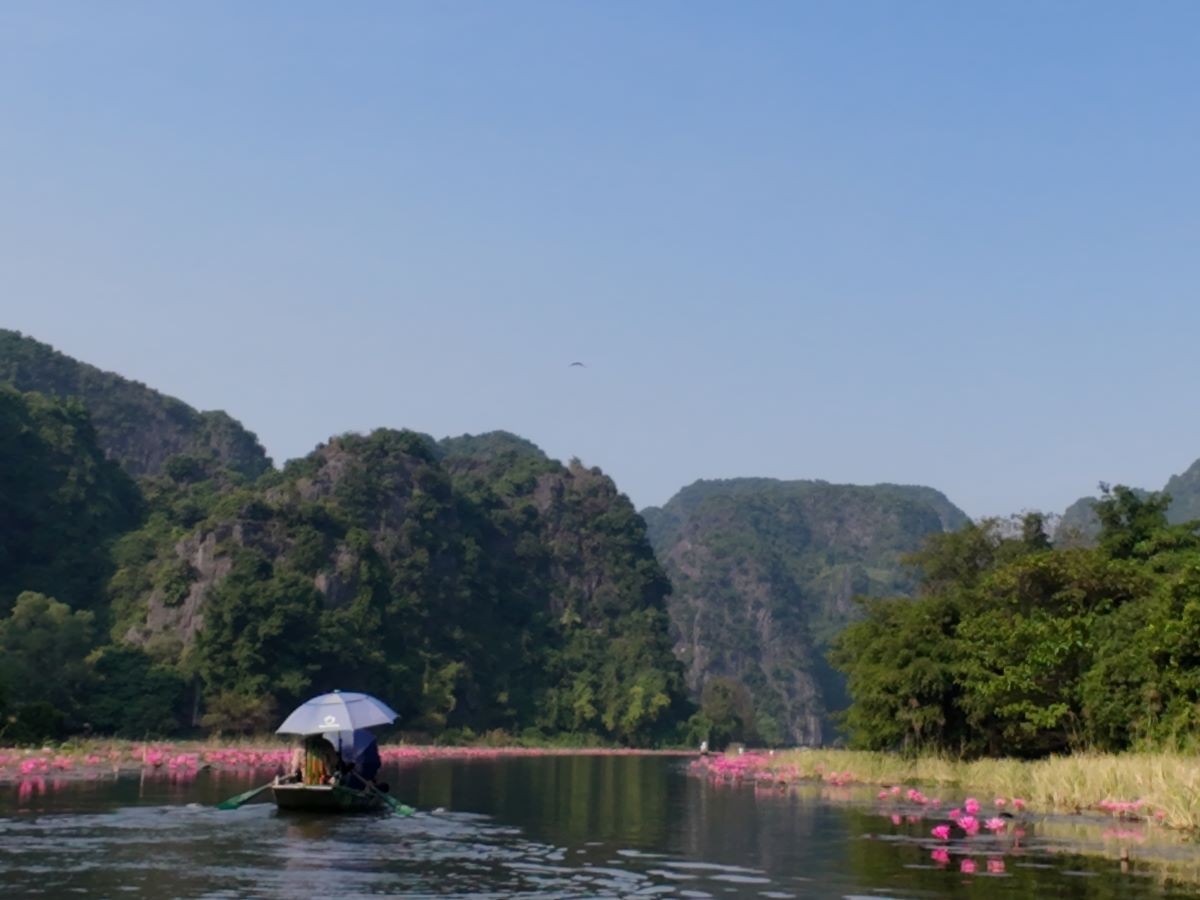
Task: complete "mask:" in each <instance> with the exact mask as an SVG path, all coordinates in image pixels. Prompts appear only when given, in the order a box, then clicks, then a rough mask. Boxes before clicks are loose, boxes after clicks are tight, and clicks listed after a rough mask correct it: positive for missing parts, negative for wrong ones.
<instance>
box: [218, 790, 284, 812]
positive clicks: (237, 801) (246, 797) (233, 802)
mask: <svg viewBox="0 0 1200 900" xmlns="http://www.w3.org/2000/svg"><path fill="white" fill-rule="evenodd" d="M270 786H271V785H270V784H264V785H263V786H262V787H256V788H255V789H254V790H252V791H246V793H244V794H238V795H237V796H236V797H230V798H229V799H228V800H222V801H221V802H220V803H218V804H217V809H237V808H238V807H239V806H241V805H242V804H243V803H247V802H249V801H250V800H253V799H254V798H255V797H257V796H258V795H259V794H261V793H262V792H263V791H265V790H266V789H267V788H269V787H270Z"/></svg>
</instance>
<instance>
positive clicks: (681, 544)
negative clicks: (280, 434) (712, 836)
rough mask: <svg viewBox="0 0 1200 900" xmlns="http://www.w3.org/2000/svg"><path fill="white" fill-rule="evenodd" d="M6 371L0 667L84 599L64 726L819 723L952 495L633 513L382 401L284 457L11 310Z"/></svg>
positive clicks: (592, 485)
mask: <svg viewBox="0 0 1200 900" xmlns="http://www.w3.org/2000/svg"><path fill="white" fill-rule="evenodd" d="M0 384H7V385H9V387H8V388H6V389H5V390H4V392H3V393H0V473H3V475H2V476H0V488H3V491H4V496H5V498H6V500H7V502H6V505H5V509H4V511H3V512H2V513H0V563H3V566H2V567H0V615H4V614H8V615H9V618H8V619H7V620H6V619H0V647H3V646H9V647H11V648H16V650H14V652H13V653H9V654H7V659H6V662H4V663H0V689H2V688H3V685H4V684H5V683H7V684H9V685H10V686H11V685H14V684H16V683H18V682H19V680H20V679H22V678H26V677H28V672H25V671H24V670H22V669H21V666H22V665H24V664H23V663H21V661H20V653H19V652H17V650H19V649H20V647H21V645H22V644H21V642H22V640H25V641H26V643H27V642H28V641H27V636H28V634H29V633H32V632H31V631H30V629H31V628H33V627H34V626H33V625H30V624H29V623H30V622H33V623H35V624H36V625H37V627H38V628H51V627H53V628H58V627H65V626H64V625H63V624H62V623H64V622H66V623H69V624H71V627H72V628H73V629H74V631H73V632H72V633H73V634H75V638H74V643H71V644H70V647H73V648H74V649H73V650H70V653H73V654H74V656H70V653H68V656H69V657H70V658H69V659H68V658H64V661H63V670H64V671H67V670H70V671H72V672H74V673H75V674H74V675H73V676H72V677H73V678H75V679H76V681H77V682H78V683H75V682H64V683H62V684H56V685H47V687H46V690H45V692H44V696H42V697H40V700H42V701H44V702H45V703H47V704H59V705H60V706H62V707H63V709H64V715H65V716H66V717H67V721H65V723H63V727H69V726H70V725H71V724H72V721H71V719H72V717H74V720H75V721H74V724H78V722H80V721H90V722H91V723H92V724H93V725H98V726H99V727H104V726H105V723H106V719H105V718H104V710H105V709H111V708H112V705H113V703H114V699H113V698H114V697H120V696H125V694H129V693H131V692H132V693H134V694H136V693H137V691H138V690H139V685H145V684H149V683H153V684H154V685H157V688H156V691H152V692H149V694H150V695H151V696H149V699H147V698H146V697H142V698H141V701H140V702H142V703H143V706H145V709H144V710H143V713H144V715H143V716H142V718H141V719H140V720H139V722H140V724H141V726H142V727H143V728H144V729H146V730H160V731H169V730H171V729H172V728H176V729H178V728H187V727H190V726H192V725H195V724H200V723H202V724H205V725H207V726H209V727H213V728H223V729H227V730H241V729H246V728H254V727H262V726H263V725H264V723H268V722H269V720H270V716H271V715H272V713H273V710H274V708H275V707H276V706H278V705H279V704H283V703H286V702H290V701H291V700H293V699H295V698H297V697H300V696H302V695H304V694H305V693H306V692H311V691H313V690H316V689H318V688H324V687H335V686H338V685H341V684H351V683H353V684H360V685H363V684H365V685H370V686H372V687H374V688H375V689H377V690H379V691H381V692H386V693H388V694H389V695H390V696H393V697H395V698H396V703H395V704H394V705H396V706H397V708H398V709H400V710H401V711H402V712H403V714H404V716H405V721H406V722H407V723H408V724H409V726H410V727H413V728H416V729H419V730H423V731H425V732H427V733H441V732H445V731H454V730H459V731H463V732H470V733H479V732H484V731H488V730H491V729H505V730H506V731H509V732H515V733H519V732H522V731H528V730H532V731H535V732H537V733H540V734H543V735H553V734H578V735H592V736H594V737H599V738H602V739H605V740H612V741H621V742H625V743H646V742H652V741H663V740H684V739H686V740H692V739H694V738H696V737H697V736H698V735H702V734H709V733H711V732H712V731H713V729H714V728H716V729H718V730H720V729H723V730H724V731H723V733H724V734H726V736H728V737H741V738H745V739H759V740H763V741H766V742H769V743H772V744H784V743H804V744H818V743H821V742H823V741H828V740H830V739H832V738H833V737H834V736H835V729H834V727H833V725H832V722H831V718H830V713H831V712H833V711H836V710H837V709H839V708H841V707H842V706H844V704H845V698H844V696H843V691H844V679H843V678H842V676H841V675H840V673H838V672H836V671H834V670H832V669H831V668H830V666H829V664H828V663H827V662H826V658H825V653H826V651H827V649H828V646H829V642H830V641H831V639H832V638H833V637H834V635H836V634H837V633H838V632H839V630H840V629H841V628H843V627H844V626H845V625H846V624H847V623H848V622H849V621H851V620H853V619H854V618H855V617H856V615H857V611H858V607H857V605H856V604H855V603H854V598H855V597H856V596H888V595H904V594H910V593H911V592H912V591H913V589H914V587H915V584H916V573H915V572H913V571H912V570H911V569H910V568H908V567H907V566H905V565H904V563H903V559H904V557H905V556H906V555H907V554H909V553H912V552H913V551H915V550H917V549H918V548H919V547H920V546H921V545H922V542H923V541H924V540H925V539H926V537H928V536H929V535H931V534H934V533H937V532H940V531H947V530H955V529H957V528H959V527H961V526H962V525H963V524H965V523H966V522H967V521H968V520H967V517H966V515H965V514H964V513H963V512H962V511H961V510H959V509H958V508H957V507H956V506H954V504H953V503H952V502H951V501H950V500H949V499H948V498H946V497H945V496H944V495H942V494H941V493H940V492H938V491H937V490H935V489H934V488H930V487H920V486H909V485H894V484H879V485H873V486H859V485H834V484H828V483H826V482H822V481H778V480H773V479H759V478H743V479H731V480H724V481H700V482H696V483H695V484H692V485H690V486H688V487H686V488H683V489H682V490H681V491H679V493H677V494H676V495H675V496H674V497H673V498H671V500H670V501H669V502H667V503H666V504H664V505H663V506H662V507H655V508H649V509H646V510H643V511H642V512H641V515H640V516H639V515H638V514H637V512H636V511H635V510H634V509H633V507H632V505H631V504H630V503H629V501H628V499H627V498H626V497H625V496H624V495H623V494H621V493H620V491H619V489H618V486H616V485H614V484H613V482H612V480H611V479H609V478H608V477H607V476H605V475H604V474H603V473H602V472H601V471H600V470H599V469H595V468H591V469H589V468H585V467H583V466H582V465H580V464H579V463H578V462H577V461H572V462H570V463H569V464H565V465H564V464H562V463H560V462H558V461H555V460H552V459H550V458H548V457H547V456H546V455H545V454H544V453H542V451H541V450H539V449H538V448H537V446H536V445H534V444H533V443H531V442H529V441H528V440H526V439H524V438H521V437H517V436H514V435H511V434H507V433H504V432H494V433H491V434H485V435H478V436H462V437H458V438H447V439H443V440H440V441H438V440H434V439H432V438H430V437H428V436H426V435H421V434H417V433H415V432H410V431H397V430H390V429H379V430H377V431H375V432H372V433H371V434H369V435H344V436H341V437H334V438H331V439H330V440H329V441H328V442H326V443H324V444H322V445H321V446H319V447H317V448H316V449H315V450H314V451H313V452H312V453H310V454H308V455H307V456H306V457H304V458H302V459H299V460H292V461H290V462H288V463H287V464H286V465H284V466H283V468H282V470H277V469H275V468H274V467H273V466H272V464H271V460H270V459H268V458H267V455H266V453H265V452H264V450H263V448H262V446H261V444H260V443H259V442H258V440H257V438H256V437H255V435H254V434H253V433H252V432H250V431H249V430H247V429H246V428H245V427H244V426H243V425H242V424H241V423H239V422H237V421H235V420H234V419H232V418H231V417H229V416H227V415H225V414H224V413H221V412H199V411H197V410H195V409H193V408H191V407H190V406H188V405H187V404H186V403H183V402H182V401H180V400H176V399H174V398H171V397H167V396H164V395H162V394H160V393H158V392H157V391H154V390H153V389H151V388H149V387H146V386H144V385H141V384H138V383H136V382H132V381H129V380H128V379H125V378H122V377H121V376H119V375H116V374H112V373H106V372H102V371H100V370H98V369H96V368H94V367H92V366H90V365H87V364H86V363H82V362H78V361H75V360H73V359H71V358H69V357H67V356H65V355H63V354H60V353H58V352H56V351H54V350H53V349H52V348H50V347H48V346H47V345H45V344H42V343H40V342H38V341H36V340H33V339H32V338H29V337H25V336H22V335H20V334H18V333H16V332H12V331H0ZM1167 489H1168V490H1169V491H1171V492H1172V494H1173V495H1174V496H1175V503H1174V505H1173V506H1172V515H1173V517H1174V518H1176V519H1179V518H1190V517H1193V516H1194V515H1196V514H1197V513H1200V462H1198V463H1197V464H1195V465H1193V466H1192V467H1191V468H1190V469H1188V470H1187V471H1186V472H1184V473H1183V474H1182V475H1179V476H1176V477H1175V478H1173V479H1172V480H1171V482H1170V483H1169V484H1168V486H1167ZM1077 507H1078V508H1076V507H1073V508H1072V510H1069V511H1068V513H1067V514H1066V515H1065V516H1064V519H1063V523H1064V527H1065V528H1070V529H1073V530H1074V531H1073V532H1072V533H1073V534H1075V535H1076V536H1077V537H1079V539H1086V530H1087V528H1088V527H1090V526H1089V525H1088V521H1087V518H1086V510H1085V508H1084V506H1081V505H1078V504H1077ZM29 592H36V594H37V595H38V596H41V597H42V599H40V600H34V599H30V598H31V597H33V596H34V594H33V593H29ZM49 598H53V600H54V601H57V602H58V604H59V605H58V606H54V605H53V603H52V602H51V601H50V599H49ZM60 607H61V608H60ZM18 617H21V618H20V622H18ZM39 617H40V618H39ZM51 621H53V622H57V623H58V624H56V625H53V626H51V625H46V624H45V623H46V622H51ZM22 623H24V624H22ZM37 623H41V624H37ZM18 626H19V627H18ZM22 628H24V629H25V631H22V630H21V629H22ZM21 635H26V638H22V637H21ZM5 642H7V643H5ZM61 643H62V642H60V644H61ZM63 646H66V645H65V644H64V645H63ZM62 652H64V653H65V652H67V650H63V651H62ZM118 663H119V664H118ZM27 664H28V665H33V664H34V663H33V662H32V661H31V660H27ZM712 686H725V687H727V688H728V690H726V692H725V694H724V695H723V696H724V697H725V701H729V698H730V697H734V698H735V700H736V697H737V696H741V695H739V694H738V692H739V691H740V692H742V695H744V697H745V699H744V700H743V701H736V702H734V701H729V702H725V701H720V702H718V700H714V699H712V698H711V697H709V696H708V695H707V694H706V689H707V688H709V687H712ZM122 692H125V694H122ZM142 693H143V694H145V693H146V692H145V691H143V692H142ZM710 693H711V692H710ZM11 694H12V691H11V687H10V697H9V700H8V701H7V702H8V703H10V704H12V703H14V702H16V701H14V700H13V699H12V696H11ZM35 699H38V698H35ZM710 701H711V702H710ZM4 702H5V701H4V698H3V696H2V695H0V706H3V704H4ZM22 702H24V703H25V704H26V706H28V705H29V704H30V703H32V702H33V701H32V700H29V699H28V698H26V700H24V701H22ZM105 704H108V705H107V706H106V705H105ZM731 704H732V705H731ZM18 705H19V704H18ZM698 707H699V710H698V711H697V708H698ZM43 711H44V710H43ZM85 716H86V717H87V718H86V719H85V718H84V717H85ZM31 727H32V726H31Z"/></svg>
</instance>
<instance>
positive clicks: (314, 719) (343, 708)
mask: <svg viewBox="0 0 1200 900" xmlns="http://www.w3.org/2000/svg"><path fill="white" fill-rule="evenodd" d="M397 718H398V713H397V712H396V711H395V710H394V709H392V708H391V707H390V706H388V705H387V704H386V703H384V702H383V701H382V700H377V699H375V698H374V697H372V696H371V695H370V694H356V693H353V692H349V691H348V692H346V693H343V692H341V691H334V692H333V693H332V694H322V695H321V696H320V697H313V698H312V699H311V700H306V701H305V702H304V703H301V704H300V705H299V706H297V707H296V708H295V709H294V710H293V711H292V714H291V715H290V716H288V717H287V718H286V719H284V720H283V724H282V725H280V726H279V727H278V728H276V729H275V733H276V734H327V733H329V732H338V731H354V730H356V729H359V728H369V727H371V726H372V725H388V724H390V723H392V722H394V721H396V719H397Z"/></svg>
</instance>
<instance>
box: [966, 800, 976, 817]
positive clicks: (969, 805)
mask: <svg viewBox="0 0 1200 900" xmlns="http://www.w3.org/2000/svg"><path fill="white" fill-rule="evenodd" d="M963 809H965V810H966V811H967V815H969V816H973V815H976V814H977V813H978V812H979V801H978V800H976V799H975V798H974V797H968V798H967V802H966V803H964V804H963Z"/></svg>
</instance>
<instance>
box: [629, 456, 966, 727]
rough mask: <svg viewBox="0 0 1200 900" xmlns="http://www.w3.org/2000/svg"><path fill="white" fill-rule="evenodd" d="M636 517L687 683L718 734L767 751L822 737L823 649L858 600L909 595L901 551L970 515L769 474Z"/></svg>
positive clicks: (928, 499)
mask: <svg viewBox="0 0 1200 900" xmlns="http://www.w3.org/2000/svg"><path fill="white" fill-rule="evenodd" d="M643 516H644V517H645V519H646V523H647V529H648V532H649V534H650V536H651V540H652V542H653V544H654V546H655V549H656V551H657V552H658V555H659V558H660V559H661V560H662V561H663V565H664V567H665V568H666V570H667V573H668V574H669V576H670V578H671V580H672V583H673V585H674V592H673V594H672V596H671V598H670V600H669V601H668V608H669V610H670V615H671V623H672V634H673V635H674V637H675V640H676V649H677V652H678V653H679V654H680V656H681V657H682V659H683V662H684V665H685V667H686V672H687V679H688V686H689V688H690V689H691V690H692V691H693V694H694V695H698V696H700V697H701V699H702V701H703V700H704V699H705V698H706V697H707V698H710V699H711V701H712V702H711V703H709V702H705V703H703V704H702V705H703V707H704V712H705V715H706V716H708V718H709V719H710V720H713V721H714V723H715V722H716V721H718V720H720V721H721V722H723V724H722V730H723V731H724V732H725V733H726V734H729V735H733V734H734V733H735V732H736V733H737V735H738V736H739V737H740V738H742V739H758V740H763V741H766V742H768V743H772V744H780V743H803V744H818V743H820V742H821V741H822V740H823V739H824V738H826V737H827V736H828V727H827V721H826V715H827V712H828V711H829V710H831V709H838V708H840V706H841V705H842V689H843V680H842V678H841V676H840V675H839V674H838V673H837V672H834V671H832V670H831V669H830V668H829V667H828V665H827V664H826V663H825V659H824V656H825V649H826V647H827V645H828V642H829V641H830V640H831V639H832V638H833V637H834V635H836V634H837V633H838V632H839V631H840V629H841V628H842V627H843V626H844V625H845V623H846V622H847V621H849V620H851V619H852V618H853V617H854V616H855V615H856V614H857V607H856V606H855V604H854V603H853V602H852V601H853V598H854V597H855V596H856V595H890V594H894V593H898V592H907V591H910V590H912V589H913V588H914V587H915V580H914V577H913V574H912V573H911V572H910V571H909V570H907V569H906V568H905V567H904V566H903V565H902V564H901V559H902V557H903V556H905V555H906V554H908V553H911V552H912V551H914V550H916V549H917V548H918V547H919V546H920V545H921V542H922V540H923V539H924V538H925V537H926V536H927V535H929V534H932V533H937V532H941V531H942V530H943V528H947V527H957V526H959V525H961V524H962V523H964V522H965V521H966V516H965V515H964V514H963V513H962V512H961V511H959V510H958V509H957V508H956V507H954V506H953V504H951V503H950V502H949V501H948V500H946V498H945V497H944V496H942V495H941V494H939V493H938V492H937V491H934V490H932V489H931V488H923V487H909V486H902V485H887V484H885V485H876V486H873V487H861V486H855V485H833V484H828V483H826V482H821V481H776V480H774V479H768V478H745V479H734V480H730V481H700V482H697V483H695V484H693V485H691V486H690V487H687V488H684V489H683V490H682V491H680V492H679V493H678V494H677V495H676V496H675V497H673V498H672V499H671V500H670V502H668V503H667V504H666V505H665V506H664V507H662V508H661V509H657V508H655V509H647V510H644V511H643ZM714 680H718V684H717V687H716V688H715V689H713V690H709V689H708V685H709V684H710V683H712V682H713V681H714ZM747 696H748V698H749V699H748V700H747V699H745V698H746V697H747ZM739 698H740V699H739ZM734 710H736V712H731V711H734Z"/></svg>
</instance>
